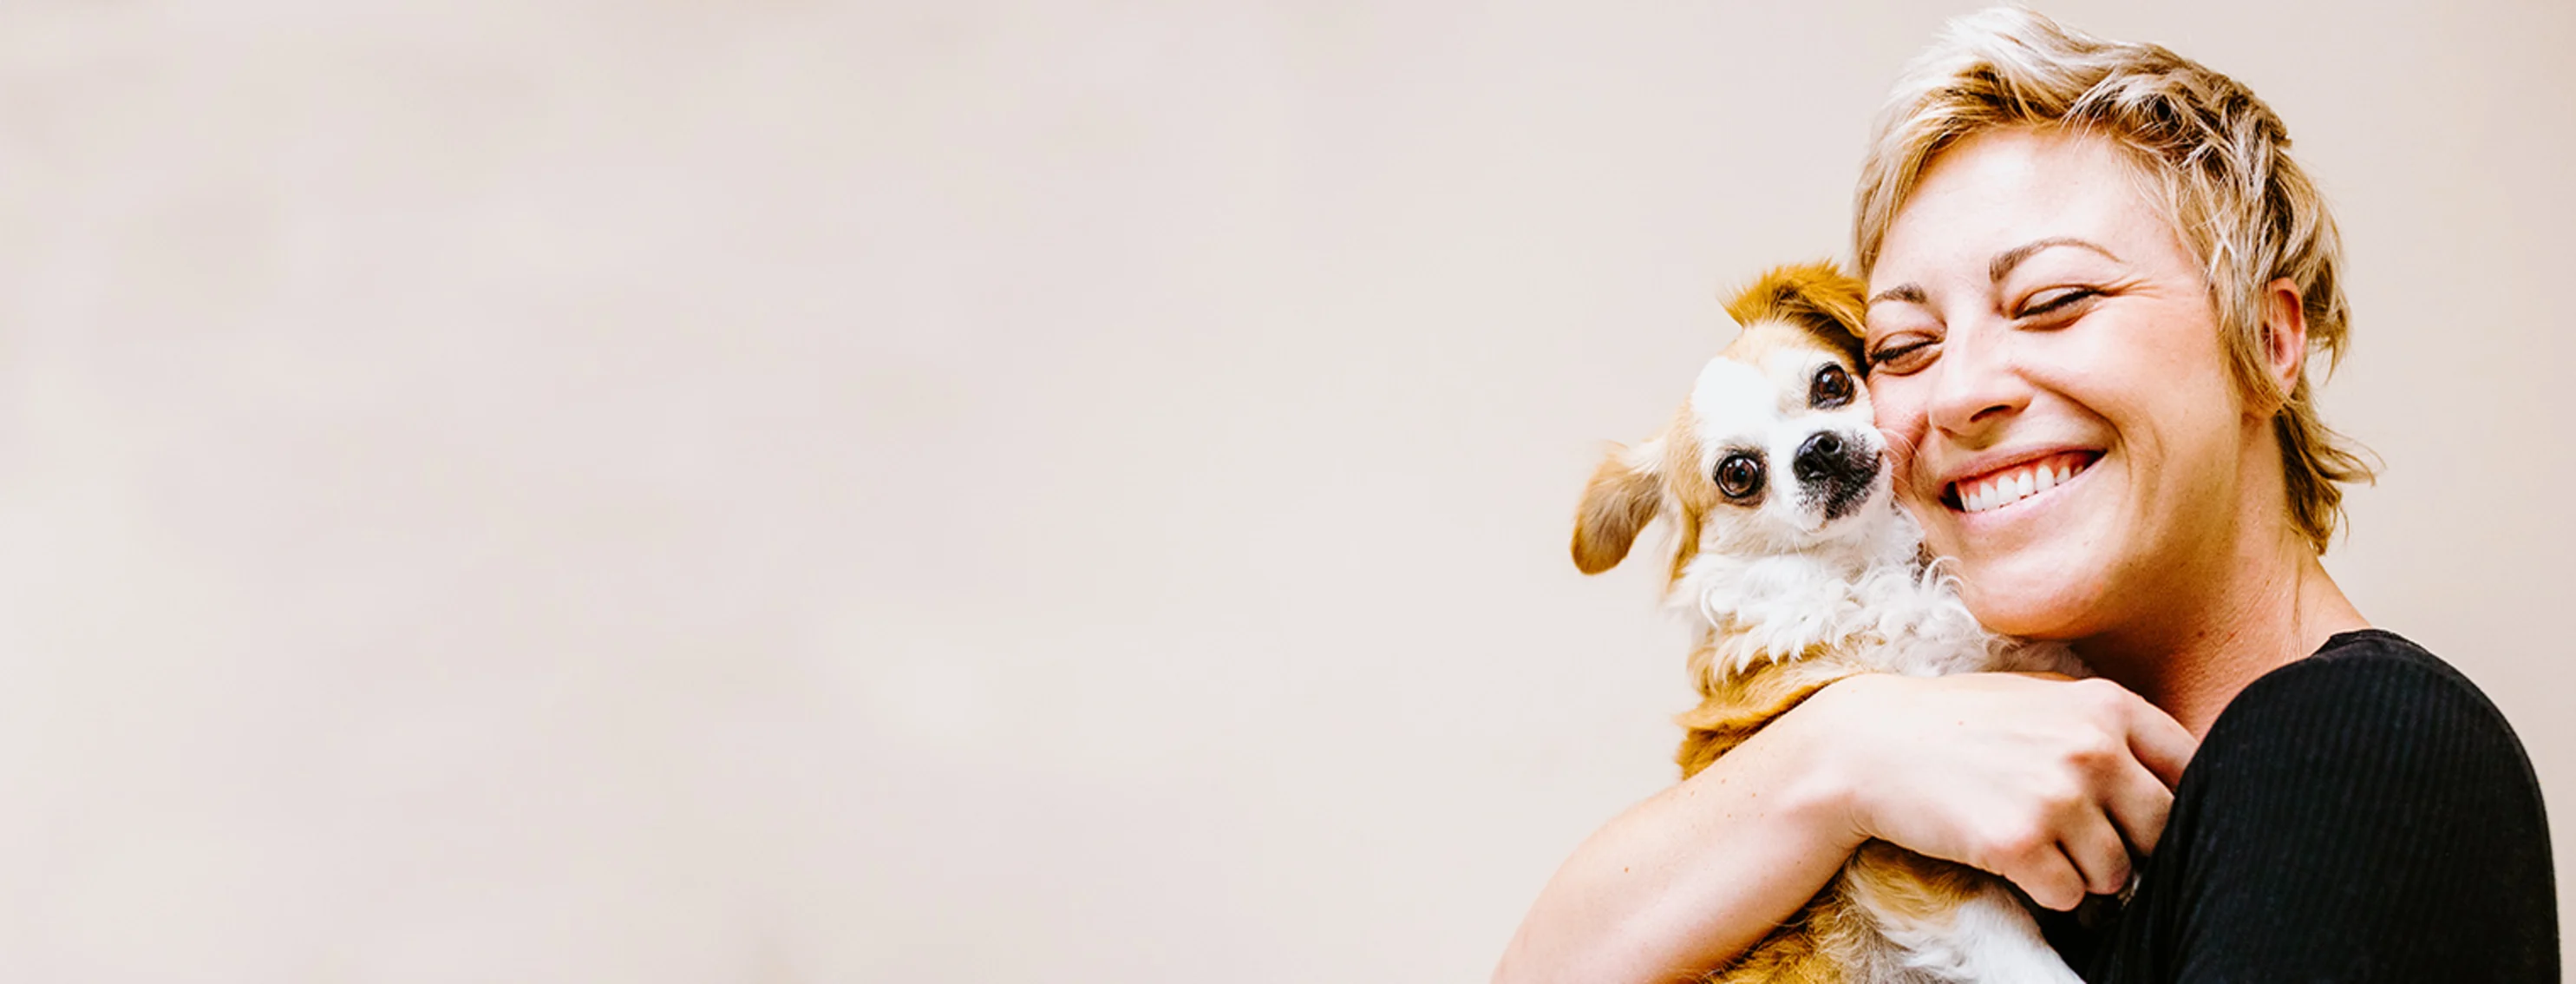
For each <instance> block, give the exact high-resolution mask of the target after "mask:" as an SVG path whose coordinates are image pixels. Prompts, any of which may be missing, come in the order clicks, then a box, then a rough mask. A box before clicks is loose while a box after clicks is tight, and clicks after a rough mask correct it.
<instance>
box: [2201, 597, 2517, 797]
mask: <svg viewBox="0 0 2576 984" xmlns="http://www.w3.org/2000/svg"><path fill="white" fill-rule="evenodd" d="M2201 751H2202V757H2204V758H2208V757H2213V756H2214V757H2215V758H2216V759H2218V760H2219V761H2220V762H2223V761H2225V760H2227V759H2230V758H2233V757H2235V756H2238V755H2258V756H2260V757H2261V758H2262V759H2263V760H2264V761H2265V763H2266V764H2267V765H2268V766H2270V768H2267V769H2266V771H2278V770H2279V769H2280V768H2281V767H2282V766H2285V765H2291V764H2293V763H2300V764H2299V765H2298V766H2297V767H2298V768H2302V769H2304V768H2312V767H2317V766H2327V765H2331V764H2333V763H2344V764H2347V765H2349V764H2351V763H2353V762H2354V760H2355V759H2356V758H2359V759H2363V760H2369V759H2375V758H2379V757H2381V756H2384V755H2399V756H2401V757H2402V758H2404V759H2407V760H2416V759H2436V760H2454V761H2455V760H2457V759H2459V758H2461V757H2470V758H2478V757H2488V758H2493V757H2502V758H2505V759H2509V760H2510V761H2511V763H2512V764H2513V765H2514V766H2515V767H2516V768H2515V769H2514V771H2517V772H2520V773H2522V774H2523V775H2524V776H2525V777H2526V778H2528V777H2529V776H2530V773H2531V766H2530V763H2529V760H2528V758H2527V756H2525V755H2524V753H2523V749H2522V743H2521V741H2520V740H2519V739H2518V738H2516V737H2515V736H2514V733H2513V727H2512V725H2511V724H2509V723H2507V722H2506V720H2505V717H2504V713H2503V712H2501V711H2499V710H2497V709H2496V706H2495V702H2493V701H2491V700H2488V699H2487V695H2486V693H2485V692H2484V691H2482V690H2479V689H2478V686H2477V684H2475V683H2473V682H2470V680H2469V678H2468V677H2467V676H2464V675H2462V674H2461V673H2460V671H2459V670H2457V669H2455V668H2453V667H2452V666H2451V664H2449V663H2446V662H2443V661H2442V659H2441V658H2440V657H2437V656H2435V655H2433V654H2432V653H2431V652H2428V651H2426V650H2425V649H2424V647H2422V646H2419V645H2416V644H2415V643H2414V642H2412V641H2409V640H2408V639H2406V638H2405V637H2404V636H2400V635H2398V634H2396V633H2394V632H2389V631H2387V630H2384V629H2361V630H2357V631H2353V632H2344V633H2339V634H2337V635H2335V636H2334V637H2333V638H2331V639H2329V640H2327V642H2326V644H2325V645H2324V646H2322V647H2319V648H2318V650H2317V651H2316V653H2315V654H2314V655H2311V656H2309V657H2308V658H2306V659H2302V660H2299V661H2297V662H2294V663H2291V664H2289V665H2287V666H2283V667H2281V668H2279V669H2276V670H2273V671H2272V672H2270V673H2267V674H2265V675H2263V676H2262V677H2261V678H2259V679H2257V680H2255V681H2254V682H2253V683H2251V684H2248V685H2247V686H2246V688H2245V689H2244V691H2242V692H2240V693H2239V694H2237V696H2236V699H2235V700H2233V701H2231V702H2229V703H2228V705H2227V709H2226V710H2225V711H2223V712H2221V713H2220V715H2219V717H2218V720H2217V721H2216V722H2215V723H2213V724H2212V725H2211V726H2210V730H2209V734H2208V736H2207V737H2206V738H2205V740H2204V741H2203V743H2202V746H2201ZM2285 755H2286V756H2288V760H2287V761H2285V760H2284V758H2283V756H2285ZM2195 764H2198V763H2197V761H2196V762H2195ZM2211 764H2213V765H2215V764H2218V762H2213V763H2211ZM2426 764H2433V763H2430V762H2427V763H2426ZM2529 781H2530V782H2531V783H2532V785H2533V787H2534V788H2537V781H2536V779H2529Z"/></svg>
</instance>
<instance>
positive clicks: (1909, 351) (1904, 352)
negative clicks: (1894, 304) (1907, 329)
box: [1867, 335, 1939, 376]
mask: <svg viewBox="0 0 2576 984" xmlns="http://www.w3.org/2000/svg"><path fill="white" fill-rule="evenodd" d="M1938 342H1939V339H1935V338H1928V337H1925V336H1922V335H1910V336H1898V337H1897V338H1895V339H1890V340H1888V341H1887V342H1884V343H1882V344H1880V345H1879V347H1877V348H1874V349H1871V350H1869V356H1868V359H1867V361H1868V362H1869V371H1870V372H1873V373H1876V372H1886V373H1889V374H1892V375H1897V376H1903V375H1907V374H1910V373H1913V372H1915V371H1917V370H1920V369H1922V368H1923V367H1924V366H1925V365H1928V364H1930V362H1931V356H1932V351H1933V348H1932V347H1933V345H1935V344H1937V343H1938Z"/></svg>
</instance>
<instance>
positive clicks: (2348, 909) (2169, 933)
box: [2087, 633, 2558, 982]
mask: <svg viewBox="0 0 2576 984" xmlns="http://www.w3.org/2000/svg"><path fill="white" fill-rule="evenodd" d="M2339 638H2340V637H2339ZM2112 935H2113V936H2114V940H2113V941H2112V945H2111V946H2109V947H2108V948H2106V952H2101V953H2099V954H2097V955H2096V956H2097V962H2095V964H2094V966H2093V968H2091V969H2092V970H2093V971H2094V973H2092V974H2088V975H2087V976H2088V977H2089V978H2091V979H2094V980H2119V981H2262V982H2270V981H2406V982H2418V981H2534V982H2541V981H2556V980H2558V918H2557V901H2556V891H2555V887H2554V879H2553V876H2552V874H2551V870H2550V858H2549V825H2548V821H2547V819H2546V818H2545V817H2544V816H2543V814H2542V810H2541V801H2540V786H2539V782H2538V780H2537V779H2536V778H2535V777H2534V776H2533V774H2532V771H2531V765H2530V762H2529V760H2528V759H2526V758H2525V757H2524V755H2523V751H2522V745H2521V743H2520V742H2519V741H2517V740H2516V739H2515V738H2514V735H2513V731H2512V729H2511V728H2510V727H2508V726H2507V725H2506V724H2505V721H2504V718H2503V716H2502V715H2501V714H2499V713H2497V711H2496V709H2495V707H2494V705H2492V704H2490V703H2489V702H2488V701H2487V699H2486V697H2485V695H2483V694H2481V693H2479V692H2478V690H2477V688H2476V686H2475V685H2473V684H2471V683H2470V682H2469V681H2468V680H2467V679H2466V678H2464V677H2462V676H2460V675H2459V673H2458V672H2457V671H2455V670H2453V669H2451V668H2450V667H2449V666H2448V665H2446V664H2443V663H2442V662H2441V661H2440V660H2438V659H2434V658H2433V657H2432V656H2431V655H2430V654H2428V653H2424V652H2423V651H2422V650H2420V649H2416V648H2415V647H2414V646H2413V645H2412V644H2411V643H2408V642H2406V641H2405V640H2403V639H2400V638H2398V637H2395V636H2390V635H2386V634H2384V633H2372V634H2368V635H2364V636H2362V637H2360V638H2357V639H2355V640H2353V641H2352V642H2351V643H2349V644H2346V645H2343V646H2340V647H2334V648H2332V649H2330V650H2329V651H2326V652H2321V653H2319V654H2318V655H2317V656H2315V657H2311V658H2309V659H2307V660H2303V661H2301V662H2300V663H2297V664H2293V665H2291V666H2289V667H2285V668H2283V669H2281V670H2279V671H2276V672H2274V673H2272V674H2269V675H2266V676H2265V677H2263V678H2262V679H2260V680H2257V681H2256V682H2255V683H2254V684H2253V685H2251V686H2249V687H2247V688H2246V690H2245V691H2244V692H2243V693H2241V694H2239V695H2238V697H2237V699H2236V700H2235V701H2234V702H2232V703H2230V705H2229V706H2228V710H2227V712H2226V713H2225V714H2224V715H2222V716H2221V717H2220V718H2219V720H2218V722H2217V723H2216V724H2215V725H2214V726H2212V728H2211V730H2210V733H2209V735H2208V737H2207V739H2206V740H2205V741H2204V742H2203V743H2202V745H2201V749H2200V752H2199V754H2198V755H2197V756H2196V757H2195V758H2194V759H2193V760H2192V763H2191V766H2190V768H2189V769H2188V770H2187V771H2186V772H2185V774H2184V777H2183V782H2182V787H2181V788H2180V789H2179V790H2177V791H2176V796H2175V801H2174V814H2173V817H2172V819H2171V821H2170V823H2169V824H2168V825H2167V827H2166V831H2165V836H2164V838H2163V845H2162V847H2161V848H2160V849H2159V850H2158V851H2157V853H2156V855H2155V856H2154V857H2153V858H2151V859H2149V860H2148V861H2147V863H2146V865H2145V867H2144V878H2143V879H2142V881H2141V884H2140V888H2139V892H2138V894H2137V896H2136V897H2135V898H2133V899H2132V900H2131V901H2130V904H2129V906H2128V910H2127V911H2126V912H2124V913H2122V914H2121V916H2120V918H2119V921H2118V926H2117V928H2116V929H2115V930H2113V933H2112Z"/></svg>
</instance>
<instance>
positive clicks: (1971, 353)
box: [1926, 325, 2030, 434]
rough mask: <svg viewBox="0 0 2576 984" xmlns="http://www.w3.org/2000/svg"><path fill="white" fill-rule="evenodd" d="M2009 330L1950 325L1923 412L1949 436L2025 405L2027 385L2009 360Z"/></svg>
mask: <svg viewBox="0 0 2576 984" xmlns="http://www.w3.org/2000/svg"><path fill="white" fill-rule="evenodd" d="M2012 339H2013V333H2012V330H2011V329H2010V328H2007V327H2003V326H1999V325H1998V326H1987V325H1978V326H1971V327H1969V329H1968V330H1966V331H1960V330H1958V326H1955V325H1954V326H1953V327H1952V330H1951V332H1950V337H1949V338H1948V339H1946V340H1944V341H1943V343H1942V346H1941V348H1942V352H1941V358H1940V359H1939V360H1937V361H1935V362H1933V363H1932V365H1931V366H1930V367H1929V369H1928V371H1929V372H1932V373H1933V374H1934V378H1933V380H1932V398H1931V403H1930V404H1929V406H1927V407H1926V410H1927V412H1928V414H1929V416H1930V417H1931V422H1932V426H1934V427H1938V428H1940V429H1942V430H1943V431H1946V432H1949V433H1952V434H1967V433H1969V432H1972V431H1975V430H1978V429H1981V428H1985V427H1990V426H1993V425H1996V424H1999V423H2002V422H2003V421H2004V420H2006V419H2009V418H2011V417H2012V416H2013V415H2014V414H2016V413H2019V412H2021V410H2022V408H2023V407H2026V406H2029V405H2030V383H2029V381H2028V380H2025V379H2023V378H2022V377H2021V373H2020V372H2019V371H2018V370H2017V369H2016V368H2015V367H2014V365H2013V359H2012V351H2011V346H2012Z"/></svg>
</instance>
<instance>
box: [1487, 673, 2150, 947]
mask: <svg viewBox="0 0 2576 984" xmlns="http://www.w3.org/2000/svg"><path fill="white" fill-rule="evenodd" d="M2196 747H2197V742H2195V741H2194V740H2193V738H2192V736H2191V734H2190V733H2189V732H2187V731H2185V730H2183V728H2182V726H2181V725H2179V724H2176V723H2174V721H2173V719H2172V718H2170V717H2167V716H2165V714H2164V713H2163V712H2161V711H2158V710H2156V709H2155V708H2154V707H2153V706H2150V705H2149V704H2148V703H2147V702H2146V701H2144V700H2142V699H2140V698H2139V697H2137V696H2136V695H2135V694H2131V693H2129V692H2128V691H2126V690H2123V689H2121V688H2120V687H2119V686H2117V685H2115V684H2112V683H2109V682H2107V681H2100V680H2080V681H2070V680H2065V679H2060V678H2050V677H2040V676H2024V675H2019V674H2003V673H1979V674H1968V675H1963V676H1952V677H1937V678H1929V679H1924V678H1913V677H1898V676H1887V675H1879V674H1869V675H1863V676H1858V677H1853V678H1851V679H1848V680H1844V681H1842V682H1839V683H1836V684H1833V685H1831V686H1828V687H1826V688H1825V689H1823V690H1822V691H1819V692H1818V693H1817V694H1816V695H1815V696H1814V697H1811V698H1809V699H1808V700H1807V701H1806V702H1805V703H1802V704H1800V705H1798V706H1797V707H1796V708H1793V709H1791V710H1790V711H1789V712H1788V713H1786V714H1783V715H1781V716H1780V717H1779V719H1778V720H1775V721H1773V722H1772V723H1771V724H1770V726H1768V727H1766V728H1764V729H1762V730H1761V731H1760V732H1758V733H1756V734H1755V735H1754V736H1753V737H1752V738H1750V739H1748V740H1746V741H1745V742H1744V743H1743V744H1742V745H1738V746H1736V747H1735V748H1734V749H1733V750H1732V751H1729V752H1727V753H1726V755H1725V756H1723V757H1721V758H1719V759H1718V760H1717V762H1716V763H1715V764H1713V765H1711V766H1709V767H1708V769H1707V770H1705V771H1703V772H1701V773H1699V774H1698V775H1696V776H1693V777H1691V778H1690V779H1689V780H1687V781H1685V782H1683V783H1681V784H1679V785H1676V786H1673V787H1671V788H1668V789H1666V790H1664V791H1663V792H1661V793H1657V794H1656V795H1654V796H1653V797H1650V798H1648V799H1647V800H1646V801H1645V802H1642V803H1639V804H1637V805H1636V806H1635V807H1632V808H1630V809H1629V810H1628V811H1627V812H1626V813H1623V814H1621V815H1620V816H1619V817H1618V818H1617V819H1614V820H1612V821H1610V822H1609V823H1608V824H1606V825H1604V826H1603V827H1602V828H1601V829H1600V830H1598V831H1595V832H1593V834H1592V837H1591V838H1590V839H1588V840H1586V841H1585V842H1584V843H1583V846H1582V847H1580V848H1577V849H1576V850H1575V852H1574V856H1573V857H1571V858H1568V859H1567V860H1566V862H1565V864H1564V866H1563V867H1561V868H1559V869H1558V870H1557V873H1556V877H1554V878H1553V879H1550V880H1549V882H1548V884H1547V887H1546V888H1545V889H1544V890H1542V891H1541V892H1540V893H1539V897H1538V900H1537V901H1536V902H1535V903H1533V904H1532V905H1531V907H1530V912H1529V915H1528V916H1527V917H1526V918H1525V919H1523V920H1522V922H1521V928H1520V932H1519V933H1518V934H1516V935H1515V936H1514V937H1513V939H1512V943H1511V946H1510V948H1509V949H1508V950H1507V951H1506V952H1505V954H1504V956H1503V961H1502V965H1501V966H1500V967H1499V968H1497V969H1496V970H1495V972H1494V980H1496V981H1497V982H1511V981H1562V980H1582V981H1599V982H1616V981H1668V980H1674V979H1676V978H1677V976H1678V977H1688V976H1690V972H1691V971H1694V970H1698V971H1705V970H1711V969H1715V968H1716V967H1718V966H1721V965H1723V964H1724V963H1725V962H1726V961H1728V960H1730V959H1732V958H1733V957H1734V956H1735V954H1737V953H1738V952H1740V951H1742V950H1743V949H1744V948H1745V947H1748V946H1751V945H1753V944H1754V943H1755V942H1756V941H1759V940H1760V939H1761V938H1762V936H1763V934H1765V933H1768V932H1770V930H1771V927H1772V926H1774V925H1776V924H1778V923H1779V921H1780V920H1782V919H1786V918H1788V917H1789V916H1790V915H1791V914H1792V913H1794V912H1796V911H1797V909H1798V907H1799V906H1801V905H1804V904H1805V903H1806V901H1807V900H1808V899H1809V898H1811V897H1813V896H1814V895H1815V894H1816V893H1817V892H1818V891H1820V890H1822V889H1823V888H1824V887H1825V884H1826V883H1827V882H1828V881H1830V880H1831V879H1832V878H1833V876H1834V873H1835V872H1836V871H1838V870H1840V869H1841V867H1842V865H1843V862H1845V861H1846V860H1849V859H1850V857H1851V853H1852V851H1853V850H1855V849H1857V848H1858V847H1859V846H1860V845H1861V844H1862V843H1863V842H1865V841H1867V840H1869V839H1870V838H1873V837H1875V838H1878V839H1881V840H1886V841H1890V842H1892V843H1895V844H1896V845H1898V846H1900V847H1904V848H1907V849H1910V850H1913V851H1915V852H1917V853H1921V854H1928V855H1932V856H1934V857H1941V858H1948V859H1950V860H1953V861H1958V862H1961V863H1963V864H1968V865H1971V866H1974V867H1977V868H1982V869H1985V870H1987V871H1992V872H1995V873H1998V874H2000V875H2002V876H2003V877H2005V878H2007V879H2010V880H2011V881H2012V882H2013V883H2014V884H2016V885H2019V886H2021V888H2022V890H2023V891H2025V892H2028V893H2030V895H2031V897H2032V898H2034V899H2037V900H2038V901H2039V902H2040V904H2042V905H2047V906H2051V907H2055V908H2059V909H2065V908H2071V907H2073V906H2074V905H2075V904H2076V903H2077V902H2079V901H2081V900H2082V899H2083V897H2084V893H2085V891H2086V890H2087V889H2088V888H2089V889H2092V890H2094V891H2100V892H2114V891H2118V890H2119V889H2120V888H2121V887H2122V886H2123V885H2124V884H2125V883H2126V882H2127V880H2128V877H2129V855H2128V851H2127V849H2126V848H2125V847H2124V846H2123V843H2122V842H2123V839H2124V838H2125V839H2126V840H2127V841H2128V842H2129V843H2134V844H2136V845H2137V846H2138V849H2139V850H2140V851H2148V850H2152V849H2154V847H2155V842H2156V837H2157V835H2159V834H2161V833H2162V832H2163V830H2164V821H2165V814H2166V812H2167V811H2168V810H2169V809H2170V808H2171V807H2172V805H2173V793H2172V791H2171V786H2172V784H2173V783H2174V782H2175V781H2176V780H2178V779H2179V778H2180V777H2181V775H2182V768H2183V765H2184V763H2185V762H2187V761H2189V759H2190V758H2191V753H2192V751H2193V750H2194V749H2195V748H2196Z"/></svg>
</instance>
